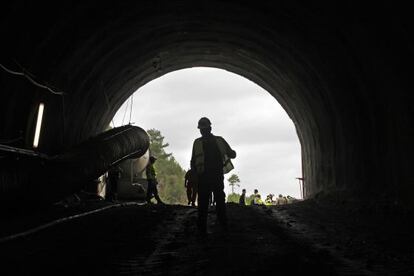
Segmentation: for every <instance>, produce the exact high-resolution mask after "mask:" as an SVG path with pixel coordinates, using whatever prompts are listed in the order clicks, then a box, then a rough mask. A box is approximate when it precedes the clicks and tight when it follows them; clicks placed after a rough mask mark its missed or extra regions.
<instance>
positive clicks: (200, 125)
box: [197, 117, 211, 128]
mask: <svg viewBox="0 0 414 276" xmlns="http://www.w3.org/2000/svg"><path fill="white" fill-rule="evenodd" d="M210 126H211V122H210V120H209V119H208V118H206V117H203V118H201V119H200V120H198V126H197V127H198V128H209V127H210Z"/></svg>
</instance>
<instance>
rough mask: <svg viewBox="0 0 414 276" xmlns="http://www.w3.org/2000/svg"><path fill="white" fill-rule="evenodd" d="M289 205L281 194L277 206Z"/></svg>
mask: <svg viewBox="0 0 414 276" xmlns="http://www.w3.org/2000/svg"><path fill="white" fill-rule="evenodd" d="M285 204H287V199H286V197H284V196H283V195H282V194H279V197H278V198H277V205H285Z"/></svg>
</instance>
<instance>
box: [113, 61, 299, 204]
mask: <svg viewBox="0 0 414 276" xmlns="http://www.w3.org/2000/svg"><path fill="white" fill-rule="evenodd" d="M204 116H206V117H208V118H210V119H211V121H212V124H213V125H212V127H213V134H215V135H219V136H223V137H225V139H226V140H227V141H228V142H229V144H230V145H231V146H232V148H234V149H235V150H236V152H237V153H238V157H237V158H236V159H235V160H234V162H233V163H234V165H235V170H233V171H231V172H230V173H228V174H227V175H225V192H226V194H227V195H228V198H227V200H228V201H232V202H234V201H236V202H238V197H239V195H240V194H241V190H242V189H246V190H247V197H248V196H250V195H251V194H253V190H254V189H258V190H259V191H260V194H261V196H262V200H263V201H265V199H266V196H267V195H270V194H273V195H274V196H275V197H274V198H273V199H274V203H276V202H277V200H276V198H277V197H278V195H279V194H282V195H284V196H285V197H287V196H289V198H292V201H293V200H294V199H293V198H295V199H299V198H302V193H301V192H302V191H301V187H300V185H298V182H297V178H298V177H299V178H302V171H301V156H300V155H301V149H300V143H299V139H298V137H297V133H296V129H295V126H294V124H293V122H292V120H291V119H290V118H289V116H288V115H287V114H286V112H285V111H284V109H283V108H282V107H281V106H280V105H279V104H278V103H277V101H276V100H275V99H274V97H272V96H271V95H270V94H269V93H268V92H267V91H266V90H264V89H263V88H261V87H260V86H258V85H256V84H255V83H253V82H251V81H249V80H247V79H246V78H244V77H241V76H239V75H237V74H234V73H231V72H228V71H225V70H222V69H218V68H212V67H195V68H188V69H182V70H178V71H174V72H170V73H168V74H166V75H164V76H162V77H159V78H157V79H154V80H153V81H151V82H149V83H147V84H145V85H144V86H142V87H140V88H139V89H138V90H137V91H136V92H134V93H133V94H132V95H131V96H130V97H129V98H128V99H127V100H126V101H125V102H124V104H123V105H122V106H121V108H119V110H118V111H117V113H116V115H115V116H114V118H113V119H112V120H111V125H112V126H114V125H115V126H116V127H117V126H120V125H124V124H128V123H132V124H135V125H137V126H140V127H142V128H144V129H146V130H150V129H156V130H159V131H160V133H161V135H162V136H164V137H165V140H164V142H165V143H166V144H167V145H169V146H168V147H166V148H165V151H166V152H168V153H170V154H172V157H171V158H173V159H174V160H175V161H177V163H178V165H179V166H180V168H181V169H182V171H184V170H187V169H188V168H189V164H190V158H191V149H192V143H193V141H194V139H195V138H197V137H199V136H200V133H199V131H198V129H197V127H196V124H197V121H198V119H199V118H201V117H204ZM150 133H151V134H153V132H150ZM156 151H159V149H156ZM155 155H162V154H160V153H159V152H156V153H155ZM161 157H162V156H161ZM163 162H164V161H163ZM163 165H164V166H166V164H165V163H163V164H160V165H159V166H163ZM156 167H157V164H156ZM125 169H126V170H128V168H126V167H125ZM159 169H160V171H161V172H162V180H161V181H160V194H161V195H162V196H164V197H166V198H169V200H167V201H168V203H182V204H186V202H187V201H186V197H185V191H184V187H183V181H184V179H183V175H181V174H180V173H177V174H176V175H174V176H175V177H177V176H178V178H176V179H175V180H174V181H173V182H171V181H168V179H170V178H171V177H173V175H169V174H168V173H164V172H165V169H163V168H159ZM233 174H235V175H237V176H238V177H239V179H240V182H237V183H235V184H234V185H233V186H231V185H230V182H229V181H228V179H229V177H230V176H231V175H233ZM139 177H142V174H141V175H140V176H139ZM121 179H122V181H121V183H123V184H122V185H120V186H119V188H120V191H121V196H122V194H123V193H125V192H126V191H131V185H137V184H136V183H138V182H144V184H145V181H142V180H140V179H136V180H134V179H133V178H132V177H131V176H130V173H126V174H125V177H122V178H121ZM165 182H169V183H165ZM128 183H129V184H128ZM166 185H168V186H170V187H166ZM125 186H126V187H125ZM128 186H129V188H128ZM172 194H176V195H175V197H174V199H172V198H171V195H172ZM125 196H126V197H129V196H128V195H125ZM282 202H284V201H282V200H279V203H280V204H282ZM249 203H250V200H249Z"/></svg>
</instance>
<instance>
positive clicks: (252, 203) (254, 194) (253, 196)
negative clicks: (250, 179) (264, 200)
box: [250, 189, 260, 205]
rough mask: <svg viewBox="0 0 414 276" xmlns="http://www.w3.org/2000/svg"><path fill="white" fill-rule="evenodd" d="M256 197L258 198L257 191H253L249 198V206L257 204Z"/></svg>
mask: <svg viewBox="0 0 414 276" xmlns="http://www.w3.org/2000/svg"><path fill="white" fill-rule="evenodd" d="M258 197H260V194H259V191H258V190H257V189H254V192H253V195H252V197H251V198H252V199H251V202H250V204H251V205H256V202H257V198H258Z"/></svg>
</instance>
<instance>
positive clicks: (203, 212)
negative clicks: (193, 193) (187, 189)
mask: <svg viewBox="0 0 414 276" xmlns="http://www.w3.org/2000/svg"><path fill="white" fill-rule="evenodd" d="M203 184H205V185H203ZM210 193H211V192H210V189H209V186H208V183H200V184H199V188H198V201H197V202H198V220H197V227H198V230H199V231H200V232H201V233H205V232H206V231H207V214H208V198H209V194H210Z"/></svg>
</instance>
